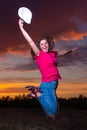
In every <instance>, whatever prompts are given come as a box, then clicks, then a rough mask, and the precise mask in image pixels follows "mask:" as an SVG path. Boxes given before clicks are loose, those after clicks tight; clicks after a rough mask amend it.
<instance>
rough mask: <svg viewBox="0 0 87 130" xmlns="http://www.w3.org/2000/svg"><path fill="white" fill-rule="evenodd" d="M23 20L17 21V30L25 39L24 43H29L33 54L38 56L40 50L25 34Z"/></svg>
mask: <svg viewBox="0 0 87 130" xmlns="http://www.w3.org/2000/svg"><path fill="white" fill-rule="evenodd" d="M23 23H24V22H23V20H22V19H19V22H18V24H19V28H20V30H21V32H22V34H23V36H24V38H25V39H26V41H27V42H28V43H29V45H30V47H31V48H32V50H33V52H34V53H35V55H37V56H39V53H40V50H39V48H38V47H37V46H36V44H35V42H34V41H33V40H32V38H31V37H30V35H29V34H28V33H27V32H26V30H25V29H24V28H23Z"/></svg>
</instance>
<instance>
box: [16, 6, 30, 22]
mask: <svg viewBox="0 0 87 130" xmlns="http://www.w3.org/2000/svg"><path fill="white" fill-rule="evenodd" d="M18 16H19V17H20V18H21V19H22V20H24V22H25V23H27V24H30V23H31V19H32V12H31V11H30V10H29V9H28V8H26V7H20V8H19V9H18Z"/></svg>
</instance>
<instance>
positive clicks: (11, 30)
mask: <svg viewBox="0 0 87 130" xmlns="http://www.w3.org/2000/svg"><path fill="white" fill-rule="evenodd" d="M22 6H25V7H28V8H29V9H30V10H31V11H32V14H33V17H32V22H31V24H30V25H28V24H24V27H25V29H26V30H27V31H28V33H29V34H30V36H31V37H32V39H33V40H34V41H35V40H37V39H38V38H39V37H40V35H42V34H43V33H48V34H50V35H52V36H53V38H54V40H55V48H54V50H56V51H61V50H69V49H73V48H75V51H73V52H72V53H70V54H68V55H66V56H63V57H60V58H59V59H58V63H59V65H58V69H59V71H60V74H61V76H62V80H60V83H59V86H58V89H57V94H58V96H59V97H65V98H67V97H74V96H78V95H80V94H82V95H84V96H87V1H86V0H3V1H0V97H1V96H7V95H9V96H12V97H13V96H16V95H19V94H21V95H22V94H23V93H24V94H26V93H27V92H28V91H27V90H26V89H25V88H24V87H25V86H26V85H35V86H37V87H38V86H39V85H40V82H41V75H40V72H39V70H38V68H37V66H36V65H35V61H34V60H33V59H32V57H31V55H30V47H29V45H28V43H27V42H26V41H25V39H24V38H23V36H22V34H21V32H20V30H19V27H18V19H19V17H18V13H17V12H18V9H19V7H22Z"/></svg>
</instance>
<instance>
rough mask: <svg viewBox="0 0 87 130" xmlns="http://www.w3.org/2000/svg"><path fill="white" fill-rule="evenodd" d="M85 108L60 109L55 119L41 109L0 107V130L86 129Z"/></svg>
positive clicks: (86, 113)
mask: <svg viewBox="0 0 87 130" xmlns="http://www.w3.org/2000/svg"><path fill="white" fill-rule="evenodd" d="M86 121H87V110H80V109H75V108H65V109H60V111H59V114H58V115H57V116H56V119H55V120H52V119H48V118H47V117H46V115H45V114H44V112H43V110H42V109H28V108H0V130H86V129H87V123H86Z"/></svg>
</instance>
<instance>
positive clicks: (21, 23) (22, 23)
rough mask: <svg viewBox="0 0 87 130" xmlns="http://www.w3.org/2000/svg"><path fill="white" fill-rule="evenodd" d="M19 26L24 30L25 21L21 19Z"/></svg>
mask: <svg viewBox="0 0 87 130" xmlns="http://www.w3.org/2000/svg"><path fill="white" fill-rule="evenodd" d="M18 24H19V27H20V28H23V25H24V21H23V20H22V19H19V21H18Z"/></svg>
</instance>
